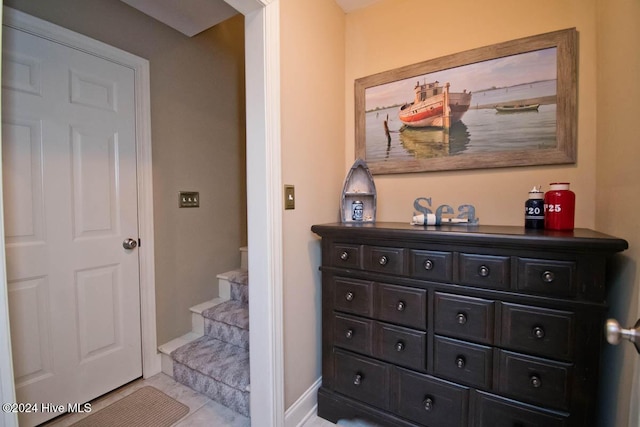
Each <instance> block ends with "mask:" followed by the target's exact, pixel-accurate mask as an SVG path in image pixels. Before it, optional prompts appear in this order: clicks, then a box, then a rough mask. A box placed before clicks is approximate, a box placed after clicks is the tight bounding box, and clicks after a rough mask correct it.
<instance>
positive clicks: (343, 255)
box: [340, 251, 349, 261]
mask: <svg viewBox="0 0 640 427" xmlns="http://www.w3.org/2000/svg"><path fill="white" fill-rule="evenodd" d="M340 259H341V260H343V261H346V260H348V259H349V252H347V251H342V253H341V254H340Z"/></svg>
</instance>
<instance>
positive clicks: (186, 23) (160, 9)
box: [121, 0, 380, 37]
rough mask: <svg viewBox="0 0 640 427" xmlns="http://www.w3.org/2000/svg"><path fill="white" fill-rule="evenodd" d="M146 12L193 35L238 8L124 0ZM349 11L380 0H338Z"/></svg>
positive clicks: (189, 0)
mask: <svg viewBox="0 0 640 427" xmlns="http://www.w3.org/2000/svg"><path fill="white" fill-rule="evenodd" d="M121 1H122V2H124V3H127V4H128V5H129V6H132V7H134V8H136V9H138V10H139V11H141V12H142V13H145V14H147V15H149V16H151V17H152V18H155V19H157V20H158V21H160V22H162V23H164V24H166V25H168V26H170V27H171V28H173V29H175V30H178V31H180V32H181V33H183V34H185V35H187V36H189V37H193V36H195V35H196V34H198V33H201V32H202V31H204V30H206V29H208V28H211V27H213V26H214V25H217V24H219V23H220V22H222V21H225V20H227V19H228V18H231V17H232V16H233V15H235V14H237V13H238V11H237V10H235V9H234V8H233V7H231V6H229V5H228V4H227V3H226V2H225V1H224V0H121ZM298 1H304V0H298ZM335 1H336V3H338V5H340V7H341V8H342V10H344V12H345V13H349V12H352V11H354V10H356V9H361V8H363V7H367V6H369V5H371V4H373V3H377V2H379V1H380V0H335Z"/></svg>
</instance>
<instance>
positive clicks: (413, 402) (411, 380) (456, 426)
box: [395, 369, 469, 427]
mask: <svg viewBox="0 0 640 427" xmlns="http://www.w3.org/2000/svg"><path fill="white" fill-rule="evenodd" d="M396 378H397V383H396V384H397V392H396V405H395V407H396V408H397V410H398V414H399V415H400V416H402V417H404V418H408V419H410V420H412V421H415V422H418V423H420V424H423V425H427V426H437V427H463V426H466V425H467V406H468V395H469V390H468V389H467V388H466V387H462V386H459V385H457V384H453V383H450V382H448V381H443V380H440V379H437V378H434V377H432V376H429V375H422V374H418V373H416V372H411V371H407V370H405V369H396Z"/></svg>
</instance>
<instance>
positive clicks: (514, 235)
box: [311, 222, 628, 253]
mask: <svg viewBox="0 0 640 427" xmlns="http://www.w3.org/2000/svg"><path fill="white" fill-rule="evenodd" d="M311 231H313V232H314V233H316V234H318V235H319V236H321V237H327V238H341V237H346V236H347V235H348V236H349V237H350V238H354V237H357V238H361V239H385V240H398V241H409V242H421V243H429V242H438V243H450V244H462V245H464V244H469V245H477V244H483V245H487V244H492V245H498V246H514V245H515V246H518V245H527V246H536V247H538V248H555V249H567V250H573V251H579V252H582V251H585V252H593V251H597V252H611V253H614V252H621V251H624V250H625V249H627V248H628V243H627V241H626V240H624V239H620V238H617V237H613V236H610V235H607V234H603V233H600V232H597V231H594V230H590V229H585V228H576V229H574V230H571V231H555V230H530V229H525V228H524V227H519V226H497V225H442V226H433V225H429V226H416V225H411V224H408V223H402V222H376V223H355V222H350V223H333V224H318V225H313V226H312V227H311Z"/></svg>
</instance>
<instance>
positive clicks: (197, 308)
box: [189, 298, 229, 336]
mask: <svg viewBox="0 0 640 427" xmlns="http://www.w3.org/2000/svg"><path fill="white" fill-rule="evenodd" d="M227 301H229V299H228V298H214V299H212V300H209V301H205V302H203V303H200V304H198V305H194V306H193V307H191V308H190V309H189V310H190V311H191V331H192V332H195V333H196V334H199V336H203V335H204V329H205V327H204V317H202V312H203V311H205V310H207V309H209V308H211V307H215V306H216V305H219V304H222V303H223V302H227Z"/></svg>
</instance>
